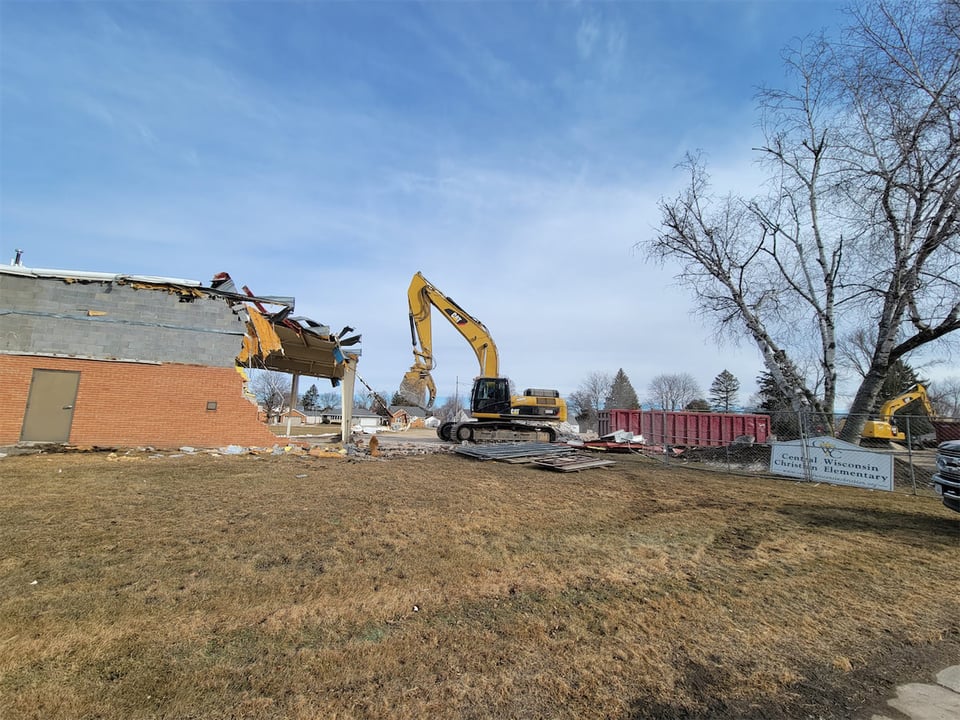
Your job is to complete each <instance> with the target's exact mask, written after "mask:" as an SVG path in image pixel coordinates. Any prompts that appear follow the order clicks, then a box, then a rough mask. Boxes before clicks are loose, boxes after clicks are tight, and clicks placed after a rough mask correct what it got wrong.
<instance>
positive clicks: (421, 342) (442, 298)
mask: <svg viewBox="0 0 960 720" xmlns="http://www.w3.org/2000/svg"><path fill="white" fill-rule="evenodd" d="M407 301H408V303H409V306H410V338H411V340H412V342H413V365H412V366H411V367H410V369H409V370H408V371H407V373H406V374H405V375H404V376H403V380H402V381H401V383H400V394H401V395H404V396H405V397H407V398H409V399H410V400H411V401H412V402H414V403H415V404H417V405H419V406H421V407H424V408H430V407H433V403H434V401H435V400H436V398H437V388H436V385H435V384H434V382H433V378H432V377H431V375H430V372H431V371H432V370H433V368H434V361H433V328H432V322H431V320H432V318H431V310H432V309H433V308H436V309H437V310H439V311H440V313H441V314H442V315H443V317H444V318H446V319H447V321H448V322H449V323H450V324H451V325H453V326H454V327H455V328H456V329H457V332H459V333H460V334H461V335H462V336H463V337H464V339H465V340H466V341H467V343H469V345H470V347H471V348H472V349H473V352H474V354H475V355H476V356H477V361H478V362H479V363H480V374H481V375H483V376H486V377H496V376H498V375H499V374H500V372H499V371H500V357H499V355H498V354H497V346H496V344H495V343H494V342H493V338H492V337H491V336H490V331H489V330H487V328H486V326H484V324H483V323H482V322H480V321H479V320H477V319H476V318H475V317H472V316H471V315H470V313H468V312H467V311H466V310H464V309H463V308H462V307H460V306H459V305H457V303H456V302H455V301H454V300H453V299H452V298H449V297H447V296H446V295H444V294H443V293H442V292H440V291H439V290H437V288H435V287H434V286H433V285H431V284H430V283H429V282H428V281H427V279H426V278H425V277H424V276H423V275H422V274H421V273H419V272H418V273H417V274H416V275H414V276H413V279H412V280H411V281H410V288H409V289H408V290H407ZM424 400H426V402H424Z"/></svg>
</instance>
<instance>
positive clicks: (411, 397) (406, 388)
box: [400, 365, 437, 409]
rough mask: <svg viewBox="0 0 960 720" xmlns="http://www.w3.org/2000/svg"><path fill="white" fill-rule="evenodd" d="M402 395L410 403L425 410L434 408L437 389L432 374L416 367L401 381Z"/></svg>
mask: <svg viewBox="0 0 960 720" xmlns="http://www.w3.org/2000/svg"><path fill="white" fill-rule="evenodd" d="M400 394H401V395H402V396H403V397H404V398H406V399H407V401H408V402H410V404H411V405H416V406H417V407H421V408H424V409H430V408H432V407H433V402H434V400H436V399H437V388H436V386H435V385H434V384H433V378H432V377H430V373H429V372H427V371H425V370H424V369H423V368H420V367H418V366H416V365H414V366H413V367H412V368H410V369H409V370H408V371H407V374H406V375H404V376H403V380H401V381H400Z"/></svg>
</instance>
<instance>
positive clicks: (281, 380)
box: [250, 370, 291, 421]
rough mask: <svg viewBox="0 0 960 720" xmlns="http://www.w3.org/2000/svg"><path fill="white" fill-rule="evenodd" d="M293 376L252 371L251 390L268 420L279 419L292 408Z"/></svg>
mask: <svg viewBox="0 0 960 720" xmlns="http://www.w3.org/2000/svg"><path fill="white" fill-rule="evenodd" d="M290 385H291V376H290V375H288V374H287V373H282V372H277V371H276V370H251V371H250V390H251V391H252V392H253V395H254V397H256V398H257V402H258V403H260V407H262V408H263V410H264V412H265V413H266V414H267V420H268V421H269V420H272V419H277V418H279V417H280V416H281V415H283V413H284V411H285V410H286V409H287V408H288V407H290Z"/></svg>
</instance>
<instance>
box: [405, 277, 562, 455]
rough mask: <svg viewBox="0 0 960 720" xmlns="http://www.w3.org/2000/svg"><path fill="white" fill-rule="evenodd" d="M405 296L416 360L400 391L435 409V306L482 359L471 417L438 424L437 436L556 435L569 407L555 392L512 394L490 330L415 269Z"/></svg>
mask: <svg viewBox="0 0 960 720" xmlns="http://www.w3.org/2000/svg"><path fill="white" fill-rule="evenodd" d="M407 300H408V302H409V305H410V335H411V338H412V340H413V357H414V362H413V366H412V367H411V368H410V369H409V370H408V371H407V373H406V375H404V377H403V381H402V382H401V383H400V393H401V395H404V396H405V397H406V398H408V399H409V400H410V401H411V402H413V403H415V404H417V405H419V406H421V407H424V408H427V409H429V408H431V407H433V403H434V401H435V400H436V398H437V388H436V385H435V384H434V382H433V378H432V377H431V376H430V372H431V370H433V367H434V362H433V330H432V325H431V314H430V313H431V308H434V307H435V308H437V310H439V311H440V312H441V313H442V314H443V317H445V318H446V319H447V320H448V321H449V322H450V324H451V325H453V326H454V327H455V328H456V329H457V331H458V332H459V333H460V334H461V335H462V336H463V337H464V339H466V341H467V342H468V343H469V344H470V347H471V348H473V352H474V353H475V354H476V356H477V360H478V361H479V363H480V376H479V377H478V378H476V380H474V383H473V389H472V391H471V394H470V412H471V414H472V415H473V420H471V421H467V422H445V423H443V424H441V425H440V427H439V428H437V434H438V435H439V436H440V438H441V439H442V440H460V441H463V440H467V441H471V442H495V441H508V440H540V441H546V442H553V441H554V440H556V439H557V429H556V427H555V425H556V424H557V423H562V422H565V421H566V419H567V405H566V403H565V402H564V401H563V398H561V397H560V393H559V392H558V391H557V390H544V389H538V388H530V389H527V390H524V391H523V395H519V396H511V394H510V381H509V380H508V379H507V378H505V377H500V357H499V354H498V353H497V346H496V344H495V343H494V342H493V338H492V337H491V336H490V331H489V330H487V328H486V326H484V324H483V323H482V322H480V321H479V320H477V319H476V318H474V317H472V316H471V315H470V313H468V312H467V311H466V310H464V309H463V308H462V307H460V306H459V305H457V303H456V302H454V300H453V299H452V298H450V297H447V296H446V295H444V294H443V293H442V292H440V291H439V290H438V289H437V288H436V287H434V286H433V285H431V284H430V283H429V282H428V281H427V279H426V278H425V277H424V276H423V275H422V274H421V273H419V272H418V273H417V274H415V275H414V276H413V279H412V280H411V281H410V288H409V290H408V291H407Z"/></svg>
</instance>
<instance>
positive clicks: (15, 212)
mask: <svg viewBox="0 0 960 720" xmlns="http://www.w3.org/2000/svg"><path fill="white" fill-rule="evenodd" d="M842 22H843V14H842V12H841V9H840V6H839V5H837V4H835V3H830V2H670V3H667V2H632V3H585V2H514V3H507V2H499V3H495V2H484V3H469V2H438V3H413V2H377V3H345V2H336V3H333V2H330V3H327V2H226V1H224V2H205V3H181V2H138V3H129V4H127V3H122V2H69V3H55V2H10V1H9V0H0V47H2V49H0V63H2V64H0V84H2V96H0V100H2V106H0V262H8V261H9V258H10V257H12V256H13V253H14V249H15V248H22V249H23V250H24V251H25V253H24V264H25V265H27V266H30V267H45V268H65V269H82V270H96V271H105V272H121V273H142V274H150V275H164V276H172V277H181V278H192V279H196V280H201V281H203V282H207V281H209V279H210V278H211V277H212V276H213V275H214V274H215V273H217V272H219V271H223V270H225V271H228V272H230V273H231V275H232V276H233V277H234V278H235V279H236V280H237V281H238V282H239V283H241V284H247V285H249V286H250V288H251V289H252V290H253V291H254V292H256V293H259V294H264V295H269V294H275V295H294V296H296V298H297V310H296V311H297V314H302V315H307V316H310V317H312V318H314V319H316V320H319V321H321V322H326V323H329V324H330V325H331V326H336V327H337V328H339V327H341V326H342V325H344V324H350V325H352V326H354V327H356V328H357V329H358V330H359V331H360V332H362V333H363V337H364V341H363V358H362V359H361V362H360V366H359V371H360V374H361V376H363V377H364V379H365V380H366V381H367V382H368V383H370V384H371V385H373V386H374V387H375V388H377V389H378V390H387V391H392V390H393V389H395V388H396V386H397V384H398V383H399V380H400V378H401V376H402V374H403V372H404V371H405V370H406V369H407V368H408V367H409V365H410V363H411V361H412V359H413V357H412V354H411V352H410V338H409V330H408V323H407V308H406V288H407V285H408V284H409V282H410V279H411V277H412V275H413V274H414V273H415V272H416V271H418V270H420V271H422V272H423V273H424V274H425V275H426V277H427V278H428V279H429V280H431V282H433V283H434V284H435V285H436V286H437V287H439V288H440V289H441V290H442V291H444V292H445V293H446V294H448V295H450V296H451V297H453V298H454V299H455V300H457V301H458V302H459V303H460V304H461V305H462V306H463V307H464V308H465V309H466V310H467V311H468V312H470V313H471V314H473V315H474V316H476V317H477V318H479V319H480V320H481V321H483V322H484V323H485V324H486V325H487V326H488V328H489V329H490V330H491V332H492V334H493V337H494V339H495V341H496V342H497V345H498V346H499V349H500V357H501V367H502V370H503V372H504V374H506V375H508V376H510V377H511V378H512V379H513V380H514V381H515V383H516V385H517V386H518V387H519V388H523V387H527V386H537V387H555V388H557V389H559V390H560V391H561V392H562V393H564V394H568V393H570V392H572V391H573V390H575V389H576V388H577V386H578V385H579V384H580V382H581V381H582V380H583V379H584V378H585V377H586V376H587V375H588V374H589V373H591V372H594V371H605V372H610V373H613V372H616V370H617V369H618V368H623V369H624V371H625V372H626V373H627V374H628V375H629V377H630V379H631V380H632V382H633V384H634V386H635V387H636V389H637V391H638V393H639V394H640V395H641V397H642V396H644V394H645V389H646V386H647V384H648V383H649V381H650V380H651V379H652V378H653V377H654V376H655V375H658V374H661V373H678V372H689V373H691V374H692V375H693V376H694V377H695V378H696V379H697V380H698V381H699V382H700V384H701V386H702V387H703V389H704V392H706V390H707V389H708V387H709V385H710V383H711V381H712V380H713V378H714V377H715V376H716V375H717V374H718V373H720V372H721V371H722V370H724V369H729V370H730V371H731V372H733V373H734V374H735V375H736V376H737V377H738V378H739V379H740V381H741V384H742V386H743V390H742V392H741V394H742V396H743V397H742V399H743V400H746V399H747V396H748V395H749V394H750V393H751V392H752V391H753V390H754V382H753V381H754V378H755V377H756V376H757V374H758V373H759V372H760V370H761V363H760V359H759V355H758V353H757V352H756V350H755V349H754V348H753V346H752V345H749V344H741V345H740V346H737V345H731V344H724V345H722V346H719V347H718V346H717V344H716V342H715V341H714V339H713V337H712V332H711V329H710V327H709V326H708V325H705V324H704V323H703V322H702V321H701V320H700V319H699V318H698V317H697V316H696V315H695V314H692V313H691V303H690V300H689V298H688V297H687V295H686V294H685V293H684V292H683V291H681V290H679V289H676V288H675V287H673V275H674V274H675V269H673V268H671V267H670V266H666V267H661V266H659V265H657V264H652V263H650V262H648V261H646V260H645V258H644V257H642V256H641V255H639V254H638V253H637V252H635V250H634V245H635V244H636V243H637V242H639V241H641V240H643V239H645V238H647V237H649V236H650V235H651V234H652V233H653V232H654V230H655V227H656V222H657V218H658V215H657V211H656V202H657V200H658V199H659V198H660V197H662V196H670V195H672V194H673V193H674V192H676V190H677V189H678V187H679V185H680V183H681V182H682V177H681V175H680V173H678V172H677V171H676V170H675V165H676V163H677V162H678V161H679V160H680V159H681V158H682V156H683V154H684V153H685V152H687V151H691V150H697V149H699V148H702V149H704V150H706V151H707V153H708V154H709V158H710V162H711V168H712V172H713V175H714V179H715V181H716V184H717V186H718V187H721V188H727V189H730V190H734V191H741V192H745V193H750V192H752V191H753V190H755V189H756V187H757V184H758V182H759V180H760V177H761V176H760V174H759V171H758V169H757V168H756V167H755V166H754V164H753V160H754V155H753V153H752V152H751V148H752V147H754V146H756V145H757V144H758V131H757V128H756V124H755V123H756V113H755V102H754V95H755V92H756V89H757V88H758V86H760V85H763V84H772V85H776V84H778V83H779V82H781V80H782V78H783V67H782V64H781V61H780V51H781V49H782V48H783V47H784V46H785V45H786V44H788V43H789V42H790V41H791V40H792V39H793V38H795V37H797V36H802V35H806V34H808V33H813V32H817V31H819V30H820V29H822V28H828V29H833V30H835V29H836V28H837V27H839V25H840V24H841V23H842ZM434 341H435V354H436V358H437V364H438V368H437V371H436V373H435V378H436V381H437V384H438V386H439V389H440V394H441V395H446V394H450V393H452V392H453V388H454V386H455V384H456V382H457V381H458V379H459V382H460V384H461V386H462V385H468V384H469V383H470V381H471V380H472V378H473V376H474V375H475V374H476V373H477V366H476V360H475V359H474V357H473V354H472V353H471V351H470V349H469V348H468V347H467V345H466V343H464V342H463V341H462V340H461V338H460V337H459V335H457V334H456V332H455V331H454V330H453V328H451V327H448V326H446V325H445V324H442V323H435V330H434ZM321 389H322V390H326V388H325V387H322V386H321Z"/></svg>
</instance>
